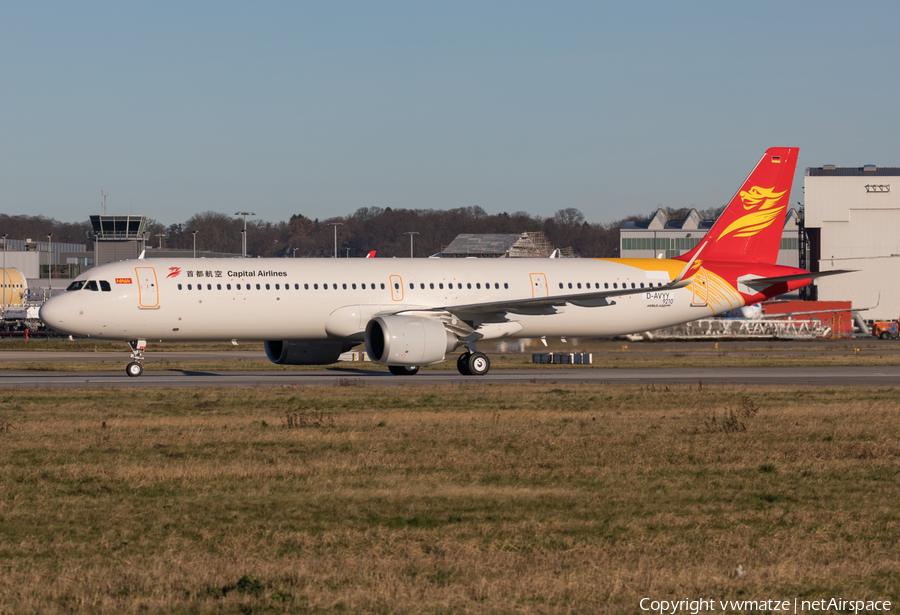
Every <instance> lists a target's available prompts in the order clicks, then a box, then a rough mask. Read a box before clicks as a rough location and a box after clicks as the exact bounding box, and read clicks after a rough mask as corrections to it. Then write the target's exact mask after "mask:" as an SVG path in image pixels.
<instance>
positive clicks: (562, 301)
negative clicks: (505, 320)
mask: <svg viewBox="0 0 900 615" xmlns="http://www.w3.org/2000/svg"><path fill="white" fill-rule="evenodd" d="M690 283H691V280H677V279H676V280H672V281H670V282H669V283H667V284H662V285H660V286H654V287H653V288H619V289H615V290H603V291H595V292H584V293H575V294H566V295H555V296H552V297H533V298H531V299H510V300H508V301H489V302H485V303H468V304H464V305H448V306H442V307H439V308H435V309H436V310H440V311H444V312H449V313H451V314H454V315H456V316H458V317H460V318H465V317H466V316H467V315H476V314H501V313H506V312H511V313H513V314H552V313H555V312H556V311H557V310H556V309H555V308H557V307H561V306H564V305H566V304H571V305H577V306H579V307H603V306H605V305H612V303H611V302H610V301H609V300H610V299H611V298H614V297H625V296H627V295H639V294H642V293H656V292H664V291H667V290H674V289H676V288H682V287H684V286H687V285H688V284H690Z"/></svg>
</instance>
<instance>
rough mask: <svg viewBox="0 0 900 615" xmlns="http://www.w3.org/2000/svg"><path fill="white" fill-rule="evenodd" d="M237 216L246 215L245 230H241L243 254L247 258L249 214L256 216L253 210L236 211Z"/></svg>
mask: <svg viewBox="0 0 900 615" xmlns="http://www.w3.org/2000/svg"><path fill="white" fill-rule="evenodd" d="M234 215H235V216H244V230H243V231H241V255H242V256H243V257H244V258H247V216H255V215H256V214H255V213H253V212H252V211H236V212H234Z"/></svg>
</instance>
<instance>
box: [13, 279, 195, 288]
mask: <svg viewBox="0 0 900 615" xmlns="http://www.w3.org/2000/svg"><path fill="white" fill-rule="evenodd" d="M4 286H6V284H4ZM82 286H84V280H78V281H77V282H72V283H71V284H69V286H68V288H66V290H81V287H82ZM179 288H180V287H179Z"/></svg>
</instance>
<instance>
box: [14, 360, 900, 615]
mask: <svg viewBox="0 0 900 615" xmlns="http://www.w3.org/2000/svg"><path fill="white" fill-rule="evenodd" d="M354 383H355V381H354V380H353V379H349V378H348V379H340V380H338V384H339V385H342V386H334V387H285V388H248V389H228V390H220V389H193V390H190V391H165V390H163V391H159V390H146V389H133V390H92V391H35V390H18V391H5V392H3V394H2V396H0V456H2V465H0V468H2V473H0V485H2V487H0V489H2V491H0V493H2V496H0V554H2V557H0V569H2V579H3V582H2V583H0V611H2V612H29V613H30V612H49V613H53V612H60V613H63V612H65V613H69V612H92V613H93V612H99V613H119V612H131V613H139V612H175V613H217V612H254V613H256V612H258V613H267V612H275V613H277V612H316V613H340V612H347V613H513V612H515V613H638V612H640V609H639V606H638V605H639V601H640V599H641V598H643V597H650V598H654V599H668V600H673V599H674V600H677V599H696V598H701V597H702V598H716V599H748V598H760V599H776V598H777V599H791V598H793V597H795V596H799V597H801V598H804V597H805V598H806V599H819V598H829V597H832V596H835V597H839V598H841V597H843V598H846V599H866V598H870V599H879V600H884V599H887V600H892V601H893V602H894V604H895V605H896V603H897V602H900V581H898V579H900V562H898V557H897V552H898V544H900V514H898V504H900V464H898V461H900V436H898V434H900V418H898V415H897V408H898V406H900V391H898V390H896V389H861V388H858V387H856V388H853V389H839V388H835V389H827V390H825V389H813V388H778V387H766V388H765V389H749V388H736V387H708V386H703V387H700V386H697V385H694V386H684V387H674V386H672V387H662V388H660V387H656V388H653V387H634V386H589V385H582V386H557V385H526V386H515V387H512V386H509V387H508V386H488V385H469V386H451V387H433V388H429V387H414V388H406V387H385V388H379V387H365V386H352V385H353V384H354ZM738 566H740V567H741V570H742V571H743V572H744V575H743V576H741V575H740V574H738V572H737V569H738Z"/></svg>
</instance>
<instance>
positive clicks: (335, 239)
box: [328, 222, 344, 258]
mask: <svg viewBox="0 0 900 615" xmlns="http://www.w3.org/2000/svg"><path fill="white" fill-rule="evenodd" d="M328 226H333V227H334V257H335V258H337V227H339V226H344V223H343V222H329V223H328Z"/></svg>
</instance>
